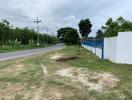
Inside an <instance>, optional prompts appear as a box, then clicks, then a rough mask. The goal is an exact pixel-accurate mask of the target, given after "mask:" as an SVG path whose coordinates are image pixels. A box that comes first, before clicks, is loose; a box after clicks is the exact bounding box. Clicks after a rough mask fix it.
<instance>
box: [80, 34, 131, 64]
mask: <svg viewBox="0 0 132 100" xmlns="http://www.w3.org/2000/svg"><path fill="white" fill-rule="evenodd" d="M82 46H83V47H84V48H86V49H88V50H90V51H92V52H93V53H94V54H96V55H97V56H98V57H99V58H102V59H103V58H104V59H109V60H111V61H112V62H115V63H125V64H132V32H119V33H118V36H116V37H111V38H104V39H101V40H88V41H86V42H82Z"/></svg>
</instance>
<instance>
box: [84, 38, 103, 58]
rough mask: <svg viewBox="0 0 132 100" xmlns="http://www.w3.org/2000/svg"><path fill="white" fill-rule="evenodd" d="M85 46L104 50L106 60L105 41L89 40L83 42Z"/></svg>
mask: <svg viewBox="0 0 132 100" xmlns="http://www.w3.org/2000/svg"><path fill="white" fill-rule="evenodd" d="M82 44H83V45H86V46H90V47H94V48H100V49H102V55H101V56H102V59H104V39H95V40H87V41H85V42H82Z"/></svg>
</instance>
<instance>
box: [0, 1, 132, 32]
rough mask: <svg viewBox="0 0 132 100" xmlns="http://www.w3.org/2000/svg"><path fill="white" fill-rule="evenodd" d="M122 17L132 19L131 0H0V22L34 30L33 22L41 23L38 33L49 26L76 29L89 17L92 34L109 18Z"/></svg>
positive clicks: (54, 29)
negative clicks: (39, 21) (82, 20)
mask: <svg viewBox="0 0 132 100" xmlns="http://www.w3.org/2000/svg"><path fill="white" fill-rule="evenodd" d="M119 16H123V17H124V18H126V19H129V20H132V0H0V19H7V20H8V21H10V23H11V24H12V25H13V26H15V27H16V26H18V27H26V26H27V27H30V28H35V24H34V20H35V18H36V17H39V18H40V19H41V20H42V23H41V24H40V26H41V32H44V31H45V29H46V28H47V27H48V28H49V29H50V32H55V31H56V30H57V29H58V28H60V27H67V26H69V27H73V28H78V23H79V21H80V20H81V19H85V18H89V19H90V20H91V22H92V24H93V31H92V33H94V32H95V31H96V30H97V29H98V28H100V27H101V26H102V25H103V24H104V23H105V22H106V20H107V19H108V18H109V17H112V18H114V19H115V18H117V17H119Z"/></svg>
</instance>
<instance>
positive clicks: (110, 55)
mask: <svg viewBox="0 0 132 100" xmlns="http://www.w3.org/2000/svg"><path fill="white" fill-rule="evenodd" d="M116 57H117V37H111V38H105V39H104V58H105V59H109V60H111V61H113V62H115V61H116Z"/></svg>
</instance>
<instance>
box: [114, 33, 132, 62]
mask: <svg viewBox="0 0 132 100" xmlns="http://www.w3.org/2000/svg"><path fill="white" fill-rule="evenodd" d="M116 62H117V63H126V64H132V32H119V34H118V38H117V58H116Z"/></svg>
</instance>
